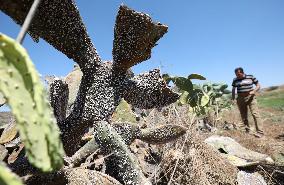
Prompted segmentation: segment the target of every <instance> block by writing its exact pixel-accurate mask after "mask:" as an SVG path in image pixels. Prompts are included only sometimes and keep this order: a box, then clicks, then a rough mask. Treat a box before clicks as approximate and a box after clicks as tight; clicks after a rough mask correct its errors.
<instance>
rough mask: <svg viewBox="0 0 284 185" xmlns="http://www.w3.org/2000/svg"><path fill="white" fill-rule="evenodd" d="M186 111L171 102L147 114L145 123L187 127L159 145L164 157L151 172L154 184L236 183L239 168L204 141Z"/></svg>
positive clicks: (199, 184) (201, 184)
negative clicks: (178, 134) (168, 141)
mask: <svg viewBox="0 0 284 185" xmlns="http://www.w3.org/2000/svg"><path fill="white" fill-rule="evenodd" d="M187 110H188V109H187V108H186V107H175V106H174V105H172V106H170V107H168V108H167V109H163V110H162V111H161V112H159V111H157V110H153V111H152V112H151V113H150V115H149V116H148V117H147V120H146V123H148V124H149V125H148V126H150V125H152V124H154V125H157V124H161V123H162V124H167V123H170V124H178V125H183V126H185V127H187V128H188V132H187V134H186V135H185V136H183V137H182V138H180V139H178V140H177V141H175V142H173V143H169V144H166V145H164V146H161V147H160V150H161V151H163V156H162V161H161V163H160V164H159V165H158V167H159V168H158V170H157V172H156V174H153V175H152V177H153V178H152V179H153V182H154V184H196V185H206V184H208V185H209V184H212V185H215V184H216V185H217V184H236V176H237V172H238V169H237V168H236V167H234V166H232V165H231V164H229V163H228V162H227V161H226V160H225V159H223V158H222V157H221V156H220V155H219V154H218V153H217V152H216V151H214V150H213V149H212V148H211V147H210V146H207V145H206V144H205V143H204V142H203V139H201V137H200V135H199V132H198V131H197V129H196V126H195V121H196V119H195V117H194V115H189V114H188V111H187ZM164 115H166V116H164Z"/></svg>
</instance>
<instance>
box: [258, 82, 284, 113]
mask: <svg viewBox="0 0 284 185" xmlns="http://www.w3.org/2000/svg"><path fill="white" fill-rule="evenodd" d="M258 102H259V105H260V107H264V108H273V109H277V110H283V111H284V86H279V87H278V88H276V87H273V88H267V89H265V90H264V92H262V93H261V94H260V96H258Z"/></svg>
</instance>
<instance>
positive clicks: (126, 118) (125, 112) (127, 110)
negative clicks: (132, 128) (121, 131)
mask: <svg viewBox="0 0 284 185" xmlns="http://www.w3.org/2000/svg"><path fill="white" fill-rule="evenodd" d="M112 121H121V122H130V123H136V122H137V121H136V116H135V114H134V113H133V111H132V110H131V106H130V105H129V104H128V103H127V102H126V101H125V100H124V99H122V100H121V101H120V103H119V105H118V106H117V107H116V109H115V112H114V113H113V115H112Z"/></svg>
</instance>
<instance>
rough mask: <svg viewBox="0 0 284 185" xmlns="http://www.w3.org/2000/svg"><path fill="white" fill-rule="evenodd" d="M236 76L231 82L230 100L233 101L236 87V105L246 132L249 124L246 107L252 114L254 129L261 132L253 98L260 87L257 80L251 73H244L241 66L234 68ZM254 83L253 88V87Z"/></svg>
mask: <svg viewBox="0 0 284 185" xmlns="http://www.w3.org/2000/svg"><path fill="white" fill-rule="evenodd" d="M235 74H236V78H234V80H233V83H232V86H233V88H232V100H233V101H234V102H235V92H236V88H237V93H238V97H237V105H238V108H239V111H240V113H241V117H242V121H243V124H244V127H245V130H246V132H250V126H249V122H248V108H249V109H250V112H251V114H252V117H253V120H254V124H255V130H256V132H257V133H258V134H263V131H262V130H261V129H260V127H259V125H260V124H261V122H260V116H259V113H258V108H257V102H256V98H255V94H256V92H257V91H258V90H259V89H260V84H259V83H258V80H257V79H256V78H255V77H254V76H253V75H246V74H245V73H244V70H243V68H241V67H238V68H236V69H235ZM254 85H255V88H254Z"/></svg>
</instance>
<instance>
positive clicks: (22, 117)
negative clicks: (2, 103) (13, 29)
mask: <svg viewBox="0 0 284 185" xmlns="http://www.w3.org/2000/svg"><path fill="white" fill-rule="evenodd" d="M0 74H1V75H0V91H1V92H2V93H3V95H4V96H5V98H6V99H7V103H8V104H9V106H10V107H11V109H12V113H13V114H14V116H15V119H16V122H17V124H18V125H17V127H18V129H19V132H20V136H21V138H22V141H23V142H24V144H25V150H26V152H27V156H28V159H29V161H30V163H31V164H33V165H34V166H36V167H37V168H40V169H41V170H42V171H51V170H53V169H57V168H59V167H61V166H62V164H63V160H62V156H63V155H64V151H63V146H62V143H61V142H60V139H59V129H58V127H57V125H56V122H55V119H54V116H53V114H52V112H51V108H50V106H49V104H48V102H47V100H46V94H45V91H44V88H43V85H42V84H41V82H40V78H39V76H38V73H37V71H36V70H35V68H34V66H33V64H32V62H31V60H30V58H29V56H28V54H27V52H26V50H25V49H24V48H23V47H22V46H21V45H19V44H18V43H16V42H15V41H14V40H13V39H11V38H9V37H7V36H5V35H3V34H0Z"/></svg>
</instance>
